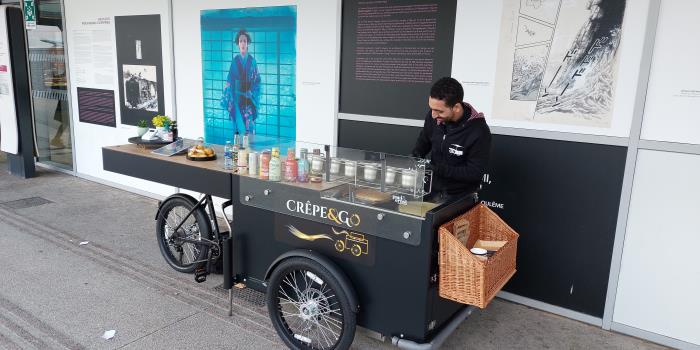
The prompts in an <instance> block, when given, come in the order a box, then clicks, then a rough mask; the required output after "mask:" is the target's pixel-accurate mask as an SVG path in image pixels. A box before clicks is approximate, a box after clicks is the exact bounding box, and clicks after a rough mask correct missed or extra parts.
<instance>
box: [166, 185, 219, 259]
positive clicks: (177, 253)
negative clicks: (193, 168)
mask: <svg viewBox="0 0 700 350" xmlns="http://www.w3.org/2000/svg"><path fill="white" fill-rule="evenodd" d="M195 205H196V204H195V203H192V201H190V200H187V199H185V198H181V197H173V198H170V199H168V200H166V201H165V203H163V205H162V206H161V208H160V215H158V218H157V220H156V233H157V236H158V246H159V247H160V252H161V254H162V255H163V257H164V258H165V261H166V262H167V263H168V265H170V267H172V268H173V269H175V270H176V271H179V272H184V273H191V272H193V271H194V270H195V269H196V268H197V267H199V266H201V265H203V264H204V262H203V260H205V259H206V258H207V248H206V246H204V245H199V244H195V243H191V242H182V241H181V240H179V239H178V238H187V239H193V240H197V241H200V240H202V238H204V239H211V238H212V234H211V225H210V224H209V217H208V215H207V213H206V212H205V211H204V209H203V208H202V207H199V208H197V210H195V211H194V212H193V213H192V215H190V216H189V217H187V219H185V216H186V215H187V213H189V212H190V210H192V208H194V207H195ZM183 221H184V223H183V224H182V226H181V227H180V230H179V231H178V232H177V233H176V232H175V228H176V227H177V226H178V225H179V224H180V223H181V222H183Z"/></svg>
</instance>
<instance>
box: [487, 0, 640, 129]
mask: <svg viewBox="0 0 700 350" xmlns="http://www.w3.org/2000/svg"><path fill="white" fill-rule="evenodd" d="M625 5H626V0H506V1H505V3H504V12H503V22H502V27H501V40H500V47H499V59H498V60H499V61H498V64H497V67H498V68H497V72H496V82H497V83H496V87H495V94H494V105H493V116H494V118H497V119H512V120H524V121H534V122H547V123H558V124H568V125H583V126H594V127H610V125H611V123H612V110H613V105H614V92H615V79H616V75H617V65H618V56H619V55H618V48H619V46H620V41H621V37H622V21H623V18H624V12H625Z"/></svg>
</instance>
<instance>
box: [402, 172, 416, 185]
mask: <svg viewBox="0 0 700 350" xmlns="http://www.w3.org/2000/svg"><path fill="white" fill-rule="evenodd" d="M401 187H403V188H409V189H414V188H415V187H416V171H415V170H413V169H403V170H401Z"/></svg>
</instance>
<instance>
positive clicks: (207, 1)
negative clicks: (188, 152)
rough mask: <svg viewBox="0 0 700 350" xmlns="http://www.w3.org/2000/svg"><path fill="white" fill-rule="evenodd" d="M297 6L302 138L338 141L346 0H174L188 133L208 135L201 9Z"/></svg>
mask: <svg viewBox="0 0 700 350" xmlns="http://www.w3.org/2000/svg"><path fill="white" fill-rule="evenodd" d="M286 5H296V6H297V65H296V67H297V72H296V73H297V78H296V94H297V124H296V130H297V131H296V132H297V140H300V141H308V142H314V143H322V144H335V143H336V136H335V134H336V131H335V130H336V114H337V110H338V107H337V104H338V102H337V101H338V71H337V66H338V55H339V50H338V47H339V46H338V40H339V37H338V34H339V21H340V12H339V11H340V0H247V1H245V0H242V1H235V2H233V1H229V0H201V1H173V26H174V31H173V34H174V35H173V37H174V42H175V44H174V45H175V57H176V59H175V81H176V83H177V93H176V101H177V120H178V126H179V128H180V133H181V135H182V136H184V137H188V138H197V137H202V136H204V117H203V107H202V106H203V104H202V95H203V92H202V91H203V88H202V53H201V52H202V51H201V35H200V11H201V10H209V9H228V8H245V7H263V6H286Z"/></svg>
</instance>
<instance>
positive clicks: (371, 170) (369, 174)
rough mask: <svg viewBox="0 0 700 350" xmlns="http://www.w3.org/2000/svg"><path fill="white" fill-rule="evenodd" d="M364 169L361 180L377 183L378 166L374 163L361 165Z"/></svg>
mask: <svg viewBox="0 0 700 350" xmlns="http://www.w3.org/2000/svg"><path fill="white" fill-rule="evenodd" d="M362 166H363V168H364V173H363V174H362V178H363V179H364V180H365V181H368V182H375V181H377V173H378V172H379V165H378V164H375V163H364V164H362Z"/></svg>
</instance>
